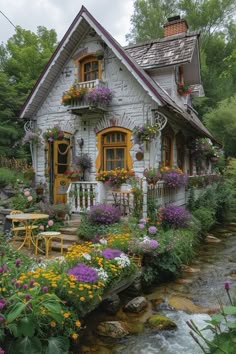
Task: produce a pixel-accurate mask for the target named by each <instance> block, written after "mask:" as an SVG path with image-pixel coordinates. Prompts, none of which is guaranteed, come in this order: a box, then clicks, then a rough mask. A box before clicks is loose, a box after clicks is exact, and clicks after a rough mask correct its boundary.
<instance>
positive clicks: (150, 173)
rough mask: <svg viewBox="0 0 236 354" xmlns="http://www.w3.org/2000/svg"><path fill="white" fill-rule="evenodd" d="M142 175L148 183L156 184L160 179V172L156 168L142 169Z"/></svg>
mask: <svg viewBox="0 0 236 354" xmlns="http://www.w3.org/2000/svg"><path fill="white" fill-rule="evenodd" d="M143 175H144V177H146V180H147V183H148V184H154V185H155V184H156V183H157V182H158V181H159V180H160V179H161V173H160V170H159V169H158V168H155V167H149V168H145V170H144V171H143Z"/></svg>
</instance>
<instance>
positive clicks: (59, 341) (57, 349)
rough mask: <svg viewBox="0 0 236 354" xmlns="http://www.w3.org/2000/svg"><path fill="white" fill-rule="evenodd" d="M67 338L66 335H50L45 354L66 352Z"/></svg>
mask: <svg viewBox="0 0 236 354" xmlns="http://www.w3.org/2000/svg"><path fill="white" fill-rule="evenodd" d="M69 344H70V343H69V340H68V339H67V338H66V337H51V338H49V339H48V347H47V349H46V352H45V354H66V353H68V350H69Z"/></svg>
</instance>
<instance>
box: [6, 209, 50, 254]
mask: <svg viewBox="0 0 236 354" xmlns="http://www.w3.org/2000/svg"><path fill="white" fill-rule="evenodd" d="M6 218H7V219H9V220H12V219H14V220H17V221H19V222H22V223H23V224H24V226H25V236H24V239H23V242H22V244H21V245H20V247H18V249H17V250H20V249H21V248H22V247H23V246H24V245H25V244H26V242H29V245H30V244H31V243H32V244H33V245H34V247H36V244H35V242H34V240H33V237H32V226H34V223H35V222H36V221H37V220H40V219H48V218H49V215H47V214H33V213H24V214H13V215H7V216H6Z"/></svg>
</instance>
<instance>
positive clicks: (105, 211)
mask: <svg viewBox="0 0 236 354" xmlns="http://www.w3.org/2000/svg"><path fill="white" fill-rule="evenodd" d="M120 216H121V213H120V210H119V208H117V207H115V206H113V205H110V204H97V205H95V206H93V207H91V209H90V211H89V214H88V219H89V221H90V222H92V223H98V224H105V225H108V224H114V223H116V222H119V221H120Z"/></svg>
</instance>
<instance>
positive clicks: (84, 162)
mask: <svg viewBox="0 0 236 354" xmlns="http://www.w3.org/2000/svg"><path fill="white" fill-rule="evenodd" d="M74 165H75V166H76V167H77V168H78V169H79V170H81V171H82V177H83V180H85V173H86V172H90V171H91V168H92V160H91V157H90V156H89V155H88V154H81V155H80V156H76V157H75V159H74Z"/></svg>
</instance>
